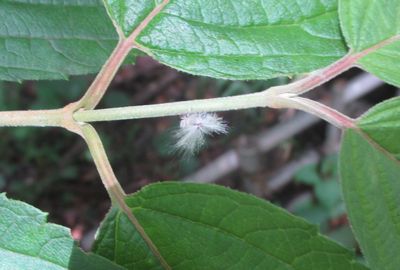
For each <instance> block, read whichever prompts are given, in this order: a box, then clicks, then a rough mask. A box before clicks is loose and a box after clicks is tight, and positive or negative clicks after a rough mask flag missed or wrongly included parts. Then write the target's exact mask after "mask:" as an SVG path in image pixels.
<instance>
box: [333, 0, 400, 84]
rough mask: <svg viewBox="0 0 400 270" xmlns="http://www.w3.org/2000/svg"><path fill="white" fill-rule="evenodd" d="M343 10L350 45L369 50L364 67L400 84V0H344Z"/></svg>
mask: <svg viewBox="0 0 400 270" xmlns="http://www.w3.org/2000/svg"><path fill="white" fill-rule="evenodd" d="M339 12H340V20H341V24H342V29H343V33H344V36H345V37H346V40H347V43H348V45H349V47H350V48H351V49H352V50H353V51H354V52H362V51H364V52H366V56H364V57H363V58H361V59H360V60H359V61H358V63H359V64H360V65H361V67H363V68H364V69H365V70H367V71H369V72H371V73H373V74H375V75H376V76H378V77H380V78H381V79H383V80H385V81H387V82H388V83H391V84H394V85H397V86H400V75H399V70H400V53H399V52H400V15H399V14H400V0H351V1H349V0H340V8H339ZM376 45H379V46H380V45H385V46H383V47H381V48H379V49H375V48H374V47H375V46H376Z"/></svg>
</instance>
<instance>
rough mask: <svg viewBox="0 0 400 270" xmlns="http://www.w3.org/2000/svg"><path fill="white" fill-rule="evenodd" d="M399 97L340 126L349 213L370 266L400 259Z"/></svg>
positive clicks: (388, 266)
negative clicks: (351, 126) (343, 128)
mask: <svg viewBox="0 0 400 270" xmlns="http://www.w3.org/2000/svg"><path fill="white" fill-rule="evenodd" d="M399 114H400V98H393V99H390V100H388V101H385V102H382V103H380V104H379V105H377V106H375V107H373V108H372V109H371V110H370V111H369V112H367V113H366V114H365V115H364V116H362V117H361V118H360V119H359V120H358V122H357V124H358V127H359V128H360V130H359V131H358V133H357V132H356V131H354V130H348V131H346V134H345V136H344V141H343V146H342V153H341V161H340V163H341V170H340V171H341V176H342V185H343V192H344V197H345V201H346V206H347V209H348V213H349V217H350V220H351V223H352V225H353V229H354V232H355V235H356V236H357V238H358V240H359V242H360V245H361V247H362V249H363V253H364V255H365V256H366V259H367V260H368V262H369V263H370V264H371V266H372V268H373V269H385V270H386V269H388V270H391V269H393V270H394V269H398V265H399V264H400V258H399V256H398V254H400V197H399V192H400V147H399V143H398V138H399V137H400V120H399V117H398V116H399Z"/></svg>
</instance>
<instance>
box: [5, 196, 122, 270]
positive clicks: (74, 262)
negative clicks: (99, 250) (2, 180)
mask: <svg viewBox="0 0 400 270" xmlns="http://www.w3.org/2000/svg"><path fill="white" fill-rule="evenodd" d="M0 217H1V218H0V270H10V269H12V270H27V269H29V270H43V269H45V270H62V269H70V270H80V269H85V270H87V269H89V270H90V269H93V270H123V268H121V267H120V266H117V265H115V264H114V263H112V262H110V261H108V260H107V259H105V258H103V257H100V256H98V255H95V254H89V255H88V254H85V253H84V252H83V251H81V250H80V249H79V248H78V247H77V246H76V244H75V243H74V241H73V239H72V238H71V235H70V233H69V231H68V229H66V228H64V227H61V226H58V225H55V224H50V223H46V219H47V218H46V214H45V213H43V212H41V211H40V210H38V209H36V208H34V207H33V206H30V205H28V204H26V203H23V202H19V201H14V200H9V199H7V198H6V196H5V195H4V194H0Z"/></svg>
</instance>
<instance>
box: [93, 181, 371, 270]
mask: <svg viewBox="0 0 400 270" xmlns="http://www.w3.org/2000/svg"><path fill="white" fill-rule="evenodd" d="M126 203H127V205H128V206H129V207H130V209H131V210H132V212H133V213H134V215H135V216H136V218H137V219H138V220H139V222H140V223H141V224H142V226H143V228H144V229H145V231H146V233H147V234H148V236H149V237H150V238H151V239H152V241H153V243H154V244H155V246H156V247H157V249H158V251H159V252H160V254H161V255H162V256H163V258H164V259H165V260H166V261H167V263H168V264H169V265H170V267H171V268H172V269H185V270H187V269H274V270H283V269H287V270H289V269H302V270H313V269H315V270H321V269H330V270H334V269H337V270H343V269H346V270H349V269H366V268H365V267H364V266H362V265H360V264H358V263H357V262H356V261H355V260H354V257H353V255H352V254H351V252H349V251H348V250H346V249H344V248H343V247H341V246H339V245H337V244H336V243H334V242H331V241H329V240H328V239H326V238H324V237H323V236H320V235H319V234H318V232H317V229H316V227H315V226H313V225H310V224H308V223H306V222H305V221H304V220H302V219H300V218H297V217H294V216H292V215H291V214H289V213H287V212H285V211H284V210H282V209H280V208H278V207H276V206H273V205H272V204H270V203H267V202H265V201H263V200H261V199H258V198H256V197H253V196H251V195H248V194H244V193H239V192H236V191H232V190H230V189H227V188H223V187H219V186H215V185H202V184H188V183H185V184H183V183H160V184H154V185H150V186H147V187H145V188H143V189H142V190H141V191H140V192H138V193H136V194H134V195H131V196H129V197H128V198H127V199H126ZM94 251H95V252H96V253H98V254H100V255H103V256H105V257H107V258H109V259H111V260H113V261H115V262H116V263H118V264H120V265H123V266H125V267H126V268H128V269H160V266H159V265H158V264H157V261H156V260H155V259H154V257H152V256H151V254H150V252H149V251H148V248H147V246H146V245H144V243H143V241H142V240H141V238H140V237H139V236H138V233H137V232H136V230H135V229H134V227H133V226H132V224H130V223H129V221H128V219H127V217H126V215H125V214H123V213H122V212H121V211H119V210H118V209H113V210H112V211H111V212H110V213H109V214H108V216H107V218H106V219H105V221H104V222H103V224H102V226H101V228H100V232H99V234H98V237H97V240H96V243H95V247H94Z"/></svg>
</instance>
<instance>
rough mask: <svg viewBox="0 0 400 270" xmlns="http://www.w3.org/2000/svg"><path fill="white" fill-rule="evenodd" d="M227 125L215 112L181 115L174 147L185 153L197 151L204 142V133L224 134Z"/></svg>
mask: <svg viewBox="0 0 400 270" xmlns="http://www.w3.org/2000/svg"><path fill="white" fill-rule="evenodd" d="M227 132H228V125H227V124H226V122H225V121H224V120H223V119H222V118H221V117H218V116H217V114H215V113H191V114H186V115H183V116H181V122H180V125H179V129H178V130H177V131H176V132H175V134H174V135H175V138H176V139H177V142H176V144H175V147H176V149H177V150H178V151H181V152H182V153H183V154H185V155H193V154H195V153H197V152H198V151H199V150H200V149H201V147H202V146H203V145H204V144H205V142H206V135H213V134H226V133H227Z"/></svg>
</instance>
